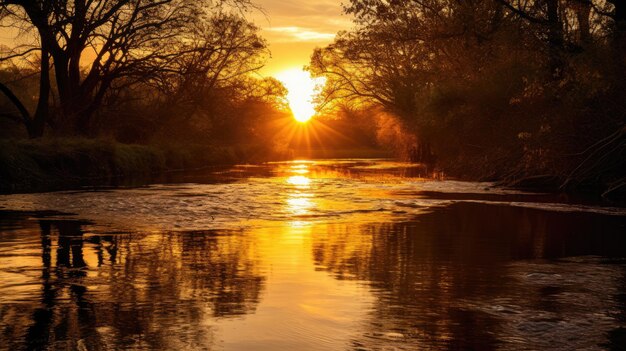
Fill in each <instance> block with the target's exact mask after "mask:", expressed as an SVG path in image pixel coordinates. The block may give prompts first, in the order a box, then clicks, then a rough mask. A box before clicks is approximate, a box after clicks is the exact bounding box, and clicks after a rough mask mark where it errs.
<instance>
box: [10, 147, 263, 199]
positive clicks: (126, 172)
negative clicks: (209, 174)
mask: <svg viewBox="0 0 626 351" xmlns="http://www.w3.org/2000/svg"><path fill="white" fill-rule="evenodd" d="M264 153H265V151H264V150H261V149H259V148H254V147H252V146H247V147H246V146H238V147H215V146H209V145H197V144H189V145H136V144H122V143H118V142H114V141H109V140H102V139H76V138H69V139H43V140H36V141H32V140H0V192H1V193H14V192H34V191H49V190H62V189H71V188H75V187H78V186H89V185H94V186H95V185H133V184H141V183H149V182H151V181H153V180H154V179H156V178H157V177H158V176H160V175H162V174H163V173H164V172H171V171H176V170H187V169H197V168H202V167H211V166H219V165H232V164H236V163H245V162H253V161H255V160H259V159H260V158H261V157H264Z"/></svg>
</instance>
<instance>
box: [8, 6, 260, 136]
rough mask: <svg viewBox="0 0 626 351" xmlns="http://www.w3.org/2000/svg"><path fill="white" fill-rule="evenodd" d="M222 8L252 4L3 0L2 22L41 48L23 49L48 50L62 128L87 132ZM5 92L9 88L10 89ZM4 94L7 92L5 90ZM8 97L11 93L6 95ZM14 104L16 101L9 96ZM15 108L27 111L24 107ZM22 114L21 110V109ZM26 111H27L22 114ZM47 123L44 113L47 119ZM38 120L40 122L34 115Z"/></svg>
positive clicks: (44, 106) (171, 58) (44, 77)
mask: <svg viewBox="0 0 626 351" xmlns="http://www.w3.org/2000/svg"><path fill="white" fill-rule="evenodd" d="M223 5H238V6H246V5H249V3H248V1H247V0H232V1H231V0H221V1H217V2H213V1H211V0H201V1H191V0H72V1H67V0H2V1H0V10H1V11H2V18H3V19H4V20H5V21H11V23H12V24H13V25H16V26H20V27H26V28H27V29H28V30H32V31H33V32H35V33H36V35H37V39H38V43H36V45H38V46H35V47H33V48H29V49H28V50H27V51H26V52H22V53H20V55H24V54H26V53H28V52H31V51H33V50H40V51H41V52H42V57H44V58H45V57H47V56H48V53H49V55H50V57H51V58H52V61H53V63H54V65H53V69H54V83H55V85H56V86H55V88H56V91H57V93H58V100H59V106H60V111H61V114H60V116H61V117H62V120H60V121H57V122H59V123H62V124H68V125H72V126H73V128H74V130H75V132H76V133H79V134H88V133H89V130H90V122H91V119H92V116H93V114H94V112H95V111H96V110H97V109H98V108H99V107H100V105H101V104H102V101H103V99H104V97H105V96H106V94H107V92H108V91H109V90H110V89H111V88H112V87H114V86H115V84H116V83H117V82H119V81H123V82H124V84H129V83H132V82H136V81H143V80H146V79H149V78H150V77H152V76H154V75H155V74H156V73H157V72H160V71H162V70H167V69H169V68H168V67H169V65H170V64H171V63H172V62H173V61H175V60H176V59H177V58H178V57H179V56H180V55H183V54H185V52H184V51H179V50H167V48H168V47H170V46H172V47H176V46H177V44H179V43H180V41H181V38H183V37H188V36H191V35H193V34H194V31H195V29H196V28H195V26H196V25H197V24H198V23H199V22H201V21H202V20H204V19H206V16H207V15H208V13H209V12H210V11H219V10H220V8H221V6H223ZM46 62H49V61H46V60H45V59H43V60H42V70H41V72H42V73H41V76H42V78H41V82H42V84H41V86H42V94H40V102H41V104H40V106H41V108H42V110H46V109H47V96H48V94H46V91H47V90H49V88H46V86H49V84H46V82H47V81H48V82H49V76H48V73H46V72H48V70H45V69H43V68H45V67H43V65H45V64H46ZM5 88H6V86H5ZM3 92H5V93H6V89H3ZM7 96H9V98H11V97H10V94H9V95H7ZM11 100H14V99H11ZM18 109H20V110H23V109H21V108H19V106H18ZM22 112H23V111H22ZM22 114H23V113H22ZM42 115H43V116H44V117H43V119H45V115H46V113H43V114H42ZM35 120H37V119H36V118H35Z"/></svg>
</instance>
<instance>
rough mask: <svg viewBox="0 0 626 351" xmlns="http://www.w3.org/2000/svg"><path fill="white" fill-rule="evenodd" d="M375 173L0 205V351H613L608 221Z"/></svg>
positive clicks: (619, 287)
mask: <svg viewBox="0 0 626 351" xmlns="http://www.w3.org/2000/svg"><path fill="white" fill-rule="evenodd" d="M420 172H421V169H420V168H419V167H411V166H409V165H406V164H401V163H395V162H389V161H380V160H345V161H323V162H322V161H315V162H310V161H295V162H287V163H273V164H267V165H262V166H238V167H233V168H232V169H227V170H220V171H212V172H204V173H202V174H193V175H189V174H188V175H184V176H181V177H182V179H180V178H179V179H177V181H178V182H177V183H172V184H162V185H152V186H148V187H141V188H117V189H116V188H108V189H83V190H79V191H67V192H55V193H42V194H20V195H6V196H0V349H1V350H16V349H31V350H40V349H50V350H67V349H75V350H120V349H128V350H155V349H166V350H442V349H443V350H445V349H453V350H454V349H459V350H469V349H475V350H490V349H504V350H510V349H515V350H537V349H563V350H569V349H598V350H601V349H613V350H617V349H620V347H623V345H626V342H625V341H626V260H625V258H626V236H625V235H626V234H625V233H626V211H624V210H623V209H621V208H617V207H611V206H607V205H598V204H593V203H586V202H584V201H574V200H572V199H567V198H562V197H555V196H552V195H542V194H527V193H521V192H517V191H510V190H504V189H498V188H495V187H492V186H491V184H487V183H465V182H457V181H437V180H425V179H422V178H420V176H421V174H420Z"/></svg>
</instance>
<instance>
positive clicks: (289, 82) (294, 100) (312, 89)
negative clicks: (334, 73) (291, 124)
mask: <svg viewBox="0 0 626 351" xmlns="http://www.w3.org/2000/svg"><path fill="white" fill-rule="evenodd" d="M276 79H278V80H279V81H281V82H282V83H283V84H284V85H285V88H287V91H288V93H287V101H289V107H290V108H291V111H292V112H293V116H294V118H295V119H296V121H298V122H300V123H306V122H308V121H309V120H310V119H311V117H313V116H314V115H315V105H314V104H313V98H314V97H315V95H316V93H317V91H318V90H319V87H321V86H322V85H323V84H324V82H325V79H324V78H313V77H311V75H310V73H309V72H306V71H303V70H301V69H298V68H293V69H289V70H286V71H282V72H280V73H278V74H277V75H276Z"/></svg>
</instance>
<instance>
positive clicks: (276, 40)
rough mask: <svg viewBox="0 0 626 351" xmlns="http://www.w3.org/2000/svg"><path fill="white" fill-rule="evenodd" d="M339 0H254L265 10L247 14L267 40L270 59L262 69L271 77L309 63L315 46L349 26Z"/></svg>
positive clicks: (325, 41)
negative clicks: (270, 53) (270, 54)
mask: <svg viewBox="0 0 626 351" xmlns="http://www.w3.org/2000/svg"><path fill="white" fill-rule="evenodd" d="M342 2H343V1H342V0H256V1H255V3H256V4H258V5H259V6H260V7H261V8H262V9H263V10H264V12H265V14H262V13H260V12H258V11H257V12H255V13H253V14H251V16H249V19H250V20H252V21H253V22H254V23H255V24H256V25H257V26H258V27H259V28H261V35H262V36H263V37H264V38H265V39H266V40H267V41H268V44H269V47H270V50H271V52H272V58H271V59H270V60H269V61H268V63H267V65H266V66H265V67H264V68H263V70H262V71H261V74H263V75H271V76H274V75H276V74H278V73H280V72H281V71H285V70H289V69H294V68H302V67H303V66H305V65H308V63H309V58H310V57H311V54H312V53H313V49H314V48H316V47H321V46H325V45H327V44H330V43H331V42H332V41H333V39H334V37H335V34H336V33H337V32H338V31H341V30H347V29H350V27H351V21H350V17H349V16H346V15H344V14H343V13H342V8H341V3H342Z"/></svg>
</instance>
